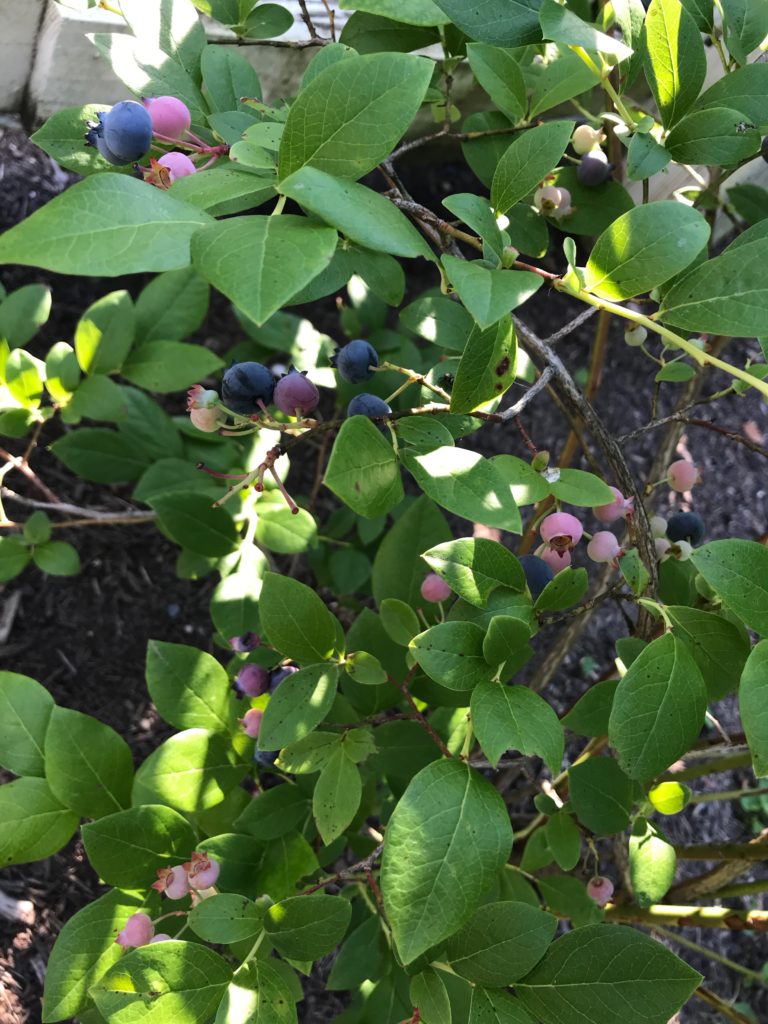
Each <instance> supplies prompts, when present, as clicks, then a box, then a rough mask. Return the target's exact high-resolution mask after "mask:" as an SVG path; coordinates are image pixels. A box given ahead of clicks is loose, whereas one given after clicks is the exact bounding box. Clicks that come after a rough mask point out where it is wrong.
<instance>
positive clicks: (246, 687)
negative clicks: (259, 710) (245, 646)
mask: <svg viewBox="0 0 768 1024" xmlns="http://www.w3.org/2000/svg"><path fill="white" fill-rule="evenodd" d="M235 689H236V690H238V691H239V692H240V693H244V694H246V696H248V697H260V696H261V694H262V693H266V692H267V690H268V689H269V669H266V668H264V666H263V665H254V664H249V665H243V667H242V668H241V669H240V671H239V672H238V673H237V675H236V676H235Z"/></svg>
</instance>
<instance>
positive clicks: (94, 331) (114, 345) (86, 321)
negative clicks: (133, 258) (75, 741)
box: [75, 291, 135, 373]
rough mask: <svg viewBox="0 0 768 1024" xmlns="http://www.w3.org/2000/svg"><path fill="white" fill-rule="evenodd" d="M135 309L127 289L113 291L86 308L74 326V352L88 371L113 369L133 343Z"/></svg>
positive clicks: (108, 370)
mask: <svg viewBox="0 0 768 1024" xmlns="http://www.w3.org/2000/svg"><path fill="white" fill-rule="evenodd" d="M134 331H135V313H134V309H133V302H132V301H131V296H130V295H129V294H128V292H126V291H118V292H110V293H109V295H105V296H104V297H103V298H101V299H98V300H97V301H96V302H94V303H93V304H92V305H91V306H89V307H88V309H86V311H85V313H83V315H82V316H81V318H80V320H79V321H78V324H77V327H76V328H75V354H76V355H77V361H78V363H79V364H80V368H81V369H82V370H83V371H84V372H85V373H114V372H115V371H117V370H119V369H120V367H121V366H122V365H123V363H124V362H125V359H126V357H127V356H128V353H129V351H130V349H131V345H132V344H133V335H134Z"/></svg>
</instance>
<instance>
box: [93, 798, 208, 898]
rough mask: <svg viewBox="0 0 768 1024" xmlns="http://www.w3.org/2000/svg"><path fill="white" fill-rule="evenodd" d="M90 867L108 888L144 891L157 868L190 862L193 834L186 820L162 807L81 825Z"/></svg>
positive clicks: (120, 813)
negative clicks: (115, 887)
mask: <svg viewBox="0 0 768 1024" xmlns="http://www.w3.org/2000/svg"><path fill="white" fill-rule="evenodd" d="M82 835H83V845H84V846H85V852H86V853H87V854H88V860H89V861H90V864H91V867H92V868H93V870H94V871H95V872H96V873H97V874H98V876H99V878H101V880H102V881H103V882H106V884H107V885H114V886H117V887H118V888H121V889H146V888H148V886H149V885H150V884H151V882H152V881H154V878H155V875H156V872H157V869H158V868H169V867H172V866H173V865H174V864H179V863H181V862H183V861H185V860H187V859H188V858H189V855H190V853H191V852H192V850H193V849H194V847H195V842H196V838H195V833H194V830H193V829H192V826H191V825H190V824H189V822H188V821H187V819H186V818H184V817H182V816H181V815H180V814H179V813H178V812H176V811H174V810H172V809H171V808H170V807H163V806H162V805H161V804H144V805H143V806H141V807H131V808H129V809H128V810H127V811H117V812H116V813H115V814H108V815H107V817H105V818H100V819H99V820H98V821H92V822H89V823H87V824H85V825H83V829H82Z"/></svg>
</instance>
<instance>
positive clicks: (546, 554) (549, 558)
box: [536, 544, 571, 576]
mask: <svg viewBox="0 0 768 1024" xmlns="http://www.w3.org/2000/svg"><path fill="white" fill-rule="evenodd" d="M536 554H537V555H538V556H539V558H540V559H541V560H542V562H545V563H546V564H547V565H548V566H549V568H550V569H551V570H552V572H553V573H554V574H555V576H557V574H558V573H559V572H562V571H563V569H567V568H568V566H569V565H570V564H571V552H570V551H557V550H556V549H555V548H550V547H547V545H546V544H544V545H542V547H541V548H540V549H539V551H537V552H536Z"/></svg>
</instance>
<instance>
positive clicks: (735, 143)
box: [666, 107, 760, 167]
mask: <svg viewBox="0 0 768 1024" xmlns="http://www.w3.org/2000/svg"><path fill="white" fill-rule="evenodd" d="M666 146H667V151H668V153H669V155H670V156H671V157H672V159H673V160H676V161H677V162H678V163H679V164H685V163H697V164H703V163H707V164H719V165H720V166H722V167H730V166H731V165H733V164H737V163H739V161H741V160H745V159H747V158H748V157H750V156H754V155H755V153H757V151H758V150H759V149H760V132H759V131H757V129H756V128H754V126H753V125H751V124H747V122H745V121H744V118H743V116H742V114H741V113H740V112H739V111H738V110H733V109H731V108H729V107H708V108H707V109H706V110H694V111H693V112H692V113H690V114H687V115H686V116H685V117H684V118H683V119H682V121H679V122H678V123H677V124H676V125H675V127H674V128H673V129H672V131H671V132H670V133H669V135H668V136H667V142H666Z"/></svg>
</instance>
